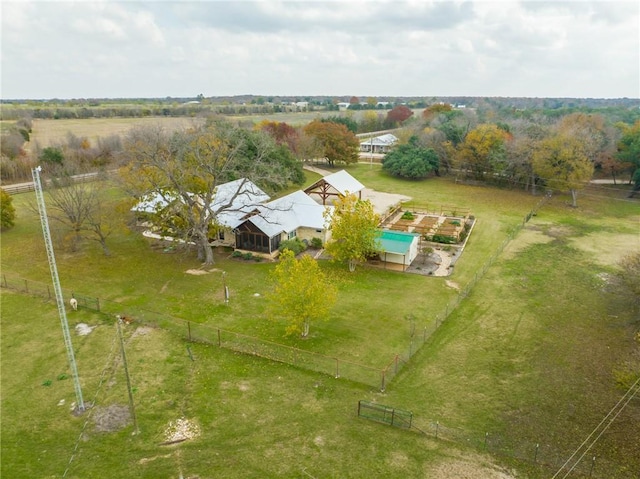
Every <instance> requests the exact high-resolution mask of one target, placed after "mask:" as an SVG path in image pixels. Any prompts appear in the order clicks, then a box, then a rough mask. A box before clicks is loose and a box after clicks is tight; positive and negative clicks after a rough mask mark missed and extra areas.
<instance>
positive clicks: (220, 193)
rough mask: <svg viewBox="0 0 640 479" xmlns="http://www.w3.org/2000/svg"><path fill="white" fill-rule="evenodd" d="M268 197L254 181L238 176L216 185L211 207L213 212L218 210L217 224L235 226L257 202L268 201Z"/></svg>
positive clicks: (253, 208)
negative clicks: (238, 177) (236, 178)
mask: <svg viewBox="0 0 640 479" xmlns="http://www.w3.org/2000/svg"><path fill="white" fill-rule="evenodd" d="M269 198H270V197H269V195H268V194H266V193H265V192H264V191H262V190H261V189H260V188H258V187H257V186H256V185H255V183H253V182H252V181H249V180H247V179H246V178H240V179H239V180H234V181H230V182H228V183H224V184H222V185H219V186H218V187H217V189H216V192H215V198H214V200H213V203H212V205H211V209H212V210H213V211H214V213H215V212H218V211H219V213H218V214H217V215H216V219H217V222H218V223H219V224H221V225H223V226H226V227H229V228H235V227H237V226H238V225H239V224H240V223H242V222H243V221H244V217H245V216H246V215H247V214H248V213H250V212H252V211H254V210H255V209H256V207H257V206H258V205H259V204H261V203H264V202H265V201H269Z"/></svg>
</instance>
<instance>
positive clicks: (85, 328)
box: [76, 323, 95, 336]
mask: <svg viewBox="0 0 640 479" xmlns="http://www.w3.org/2000/svg"><path fill="white" fill-rule="evenodd" d="M94 329H95V326H89V325H88V324H85V323H78V324H76V333H77V334H78V336H87V335H88V334H91V332H92V331H93V330H94Z"/></svg>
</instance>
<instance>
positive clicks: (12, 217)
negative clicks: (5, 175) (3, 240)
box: [0, 188, 16, 230]
mask: <svg viewBox="0 0 640 479" xmlns="http://www.w3.org/2000/svg"><path fill="white" fill-rule="evenodd" d="M0 220H1V221H0V229H3V230H4V229H9V228H11V227H12V226H13V225H14V224H15V221H16V208H15V206H13V198H12V197H11V195H10V194H9V193H7V192H6V191H4V190H3V189H2V188H0Z"/></svg>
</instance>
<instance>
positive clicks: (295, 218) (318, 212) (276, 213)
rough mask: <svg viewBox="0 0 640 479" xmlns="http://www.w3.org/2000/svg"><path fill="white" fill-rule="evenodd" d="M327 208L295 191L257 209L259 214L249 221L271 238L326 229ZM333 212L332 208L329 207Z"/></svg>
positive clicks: (301, 192)
mask: <svg viewBox="0 0 640 479" xmlns="http://www.w3.org/2000/svg"><path fill="white" fill-rule="evenodd" d="M326 209H327V207H325V206H322V205H320V204H318V203H316V202H315V201H314V200H313V198H310V197H309V196H308V195H306V194H305V193H304V192H303V191H295V192H293V193H291V194H289V195H287V196H283V197H282V198H278V199H277V200H274V201H271V202H269V203H265V204H264V205H261V206H260V207H258V208H257V210H258V214H257V215H254V216H251V217H250V218H248V219H247V221H250V222H251V223H253V224H254V225H255V226H257V227H258V228H260V230H261V231H262V232H263V233H264V234H266V235H267V236H269V237H270V238H272V237H274V236H275V235H277V234H280V233H283V232H284V233H289V232H291V231H293V230H295V229H297V228H301V227H305V228H314V229H318V230H320V229H324V227H325V219H324V212H325V210H326ZM329 209H330V210H331V207H329Z"/></svg>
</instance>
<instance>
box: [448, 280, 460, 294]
mask: <svg viewBox="0 0 640 479" xmlns="http://www.w3.org/2000/svg"><path fill="white" fill-rule="evenodd" d="M445 283H446V285H447V286H448V287H449V288H453V289H457V290H458V291H460V285H459V284H458V283H456V282H455V281H449V280H446V281H445Z"/></svg>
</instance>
